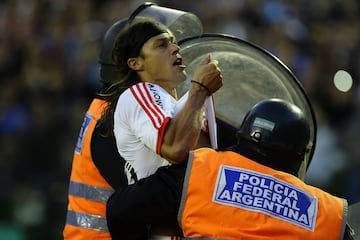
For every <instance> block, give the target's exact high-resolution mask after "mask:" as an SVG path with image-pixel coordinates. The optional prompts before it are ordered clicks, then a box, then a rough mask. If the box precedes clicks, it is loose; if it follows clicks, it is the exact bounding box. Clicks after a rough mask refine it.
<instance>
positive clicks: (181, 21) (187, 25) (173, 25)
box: [129, 2, 203, 41]
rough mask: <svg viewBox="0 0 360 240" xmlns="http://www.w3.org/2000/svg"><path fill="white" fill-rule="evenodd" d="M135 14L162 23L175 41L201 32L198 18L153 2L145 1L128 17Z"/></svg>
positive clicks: (201, 27)
mask: <svg viewBox="0 0 360 240" xmlns="http://www.w3.org/2000/svg"><path fill="white" fill-rule="evenodd" d="M137 16H142V17H146V16H147V17H152V18H154V19H155V20H156V21H158V22H160V23H162V24H164V25H165V26H167V27H168V28H169V29H170V30H171V32H172V33H173V34H174V35H175V37H176V40H177V41H182V40H184V39H185V38H190V37H196V36H200V35H202V34H203V26H202V23H201V21H200V19H199V18H198V17H197V16H196V15H195V14H193V13H190V12H184V11H181V10H177V9H172V8H166V7H162V6H158V5H156V4H155V3H151V2H146V3H144V4H142V5H140V6H139V7H138V8H137V9H135V10H134V12H133V13H132V14H131V16H130V17H129V19H133V18H135V17H137Z"/></svg>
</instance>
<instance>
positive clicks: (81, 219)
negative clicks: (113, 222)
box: [66, 210, 109, 232]
mask: <svg viewBox="0 0 360 240" xmlns="http://www.w3.org/2000/svg"><path fill="white" fill-rule="evenodd" d="M66 224H70V225H73V226H76V227H82V228H87V229H92V230H96V231H101V232H108V231H109V230H108V227H107V222H106V218H104V217H101V216H96V215H91V214H85V213H78V212H73V211H70V210H69V211H68V212H67V215H66Z"/></svg>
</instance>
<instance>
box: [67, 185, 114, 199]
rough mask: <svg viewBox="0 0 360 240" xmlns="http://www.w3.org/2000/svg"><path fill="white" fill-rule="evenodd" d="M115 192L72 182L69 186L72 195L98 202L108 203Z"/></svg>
mask: <svg viewBox="0 0 360 240" xmlns="http://www.w3.org/2000/svg"><path fill="white" fill-rule="evenodd" d="M113 192H114V190H113V189H111V188H103V187H95V186H91V185H87V184H83V183H78V182H73V181H70V185H69V194H70V195H72V196H75V197H81V198H85V199H88V200H93V201H98V202H106V201H107V200H108V199H109V197H110V195H111V194H112V193H113Z"/></svg>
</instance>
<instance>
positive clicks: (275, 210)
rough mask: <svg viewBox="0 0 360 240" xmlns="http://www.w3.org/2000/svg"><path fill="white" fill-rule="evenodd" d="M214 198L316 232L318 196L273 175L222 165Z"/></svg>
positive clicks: (223, 203) (220, 202)
mask: <svg viewBox="0 0 360 240" xmlns="http://www.w3.org/2000/svg"><path fill="white" fill-rule="evenodd" d="M214 190H215V191H214V195H213V201H214V202H216V203H219V204H222V205H229V206H233V207H237V208H242V209H245V210H249V211H254V212H261V213H264V214H267V215H269V216H271V217H275V218H278V219H281V220H284V221H286V222H289V223H292V224H295V225H297V226H300V227H302V228H305V229H307V230H310V231H314V228H315V223H316V218H317V208H318V200H317V198H316V197H315V196H313V195H311V194H309V193H307V192H305V191H304V190H302V189H299V188H297V187H295V186H293V185H290V184H288V183H286V182H284V181H282V180H279V179H277V178H274V177H272V176H270V175H266V174H262V173H258V172H253V171H249V170H247V169H243V168H233V167H229V166H224V165H221V167H220V169H219V174H218V179H217V182H216V185H215V189H214Z"/></svg>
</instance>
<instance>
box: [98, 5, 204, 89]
mask: <svg viewBox="0 0 360 240" xmlns="http://www.w3.org/2000/svg"><path fill="white" fill-rule="evenodd" d="M137 16H143V17H151V18H153V19H154V20H155V21H158V22H159V23H161V24H163V25H165V26H166V27H168V28H169V29H170V31H171V32H172V33H173V34H174V36H175V38H176V39H177V41H180V40H182V39H185V38H189V37H195V36H200V35H201V34H202V33H203V27H202V23H201V21H200V19H199V18H198V17H197V16H196V15H195V14H193V13H190V12H184V11H181V10H177V9H172V8H166V7H162V6H158V5H157V4H155V3H152V2H145V3H143V4H141V5H140V6H139V7H137V8H136V9H135V10H134V11H133V12H132V13H131V15H130V16H129V17H128V18H123V19H120V20H119V21H117V22H116V23H114V24H113V25H112V26H111V27H110V28H109V29H108V30H107V31H106V33H105V35H104V38H103V42H102V46H101V50H100V56H99V63H100V81H101V82H102V83H106V84H112V83H114V82H115V81H116V80H117V79H120V78H122V77H124V76H123V74H122V73H120V72H119V71H118V69H117V68H116V66H115V64H114V61H113V58H112V49H113V45H114V42H115V39H116V37H117V35H118V33H119V32H120V31H121V30H122V29H123V28H124V26H125V25H126V23H127V22H128V21H132V20H133V19H134V18H135V17H137Z"/></svg>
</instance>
